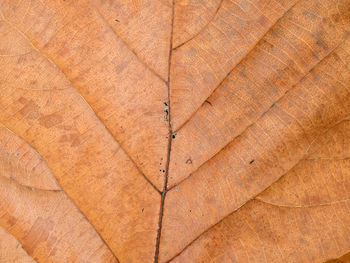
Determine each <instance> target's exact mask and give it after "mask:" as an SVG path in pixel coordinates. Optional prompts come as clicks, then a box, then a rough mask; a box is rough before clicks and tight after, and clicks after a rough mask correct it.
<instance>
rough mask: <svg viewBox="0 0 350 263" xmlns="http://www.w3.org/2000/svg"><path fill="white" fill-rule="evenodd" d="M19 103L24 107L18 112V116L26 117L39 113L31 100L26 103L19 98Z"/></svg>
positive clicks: (37, 107)
mask: <svg viewBox="0 0 350 263" xmlns="http://www.w3.org/2000/svg"><path fill="white" fill-rule="evenodd" d="M19 102H20V103H21V104H25V105H24V107H23V108H22V109H21V110H20V111H19V114H21V115H22V116H27V115H28V114H29V113H31V114H34V113H37V112H38V111H39V106H38V105H37V104H36V103H35V102H34V101H33V100H30V101H26V100H25V99H24V98H21V99H20V100H19ZM35 115H36V114H35ZM37 116H38V115H37Z"/></svg>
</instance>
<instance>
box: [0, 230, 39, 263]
mask: <svg viewBox="0 0 350 263" xmlns="http://www.w3.org/2000/svg"><path fill="white" fill-rule="evenodd" d="M0 261H1V262H17V263H35V260H34V259H33V258H32V257H31V256H29V255H28V254H27V252H26V251H25V250H24V249H23V248H22V246H21V244H20V243H19V242H18V241H17V240H16V238H14V237H13V236H12V235H11V234H9V233H8V232H7V231H6V230H4V229H3V228H0Z"/></svg>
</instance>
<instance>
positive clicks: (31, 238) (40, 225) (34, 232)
mask: <svg viewBox="0 0 350 263" xmlns="http://www.w3.org/2000/svg"><path fill="white" fill-rule="evenodd" d="M53 227H54V223H53V222H52V221H51V220H49V219H43V218H41V217H39V218H38V219H37V220H35V222H34V224H33V226H32V227H31V229H30V230H29V232H28V234H27V235H26V237H25V238H24V239H23V243H22V244H23V247H24V248H25V249H26V250H27V251H28V253H29V254H33V252H34V250H35V248H36V247H37V246H42V245H45V243H46V241H47V239H48V237H49V235H50V232H51V231H52V229H53Z"/></svg>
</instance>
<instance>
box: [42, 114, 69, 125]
mask: <svg viewBox="0 0 350 263" xmlns="http://www.w3.org/2000/svg"><path fill="white" fill-rule="evenodd" d="M62 120H63V119H62V116H61V115H59V114H57V113H53V114H50V115H46V116H43V117H41V118H40V119H39V123H40V125H42V126H44V127H46V128H51V127H52V126H55V125H57V124H59V123H61V122H62Z"/></svg>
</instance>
